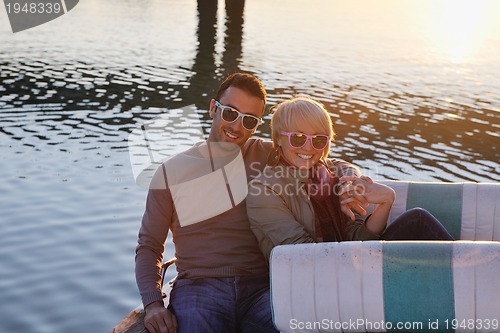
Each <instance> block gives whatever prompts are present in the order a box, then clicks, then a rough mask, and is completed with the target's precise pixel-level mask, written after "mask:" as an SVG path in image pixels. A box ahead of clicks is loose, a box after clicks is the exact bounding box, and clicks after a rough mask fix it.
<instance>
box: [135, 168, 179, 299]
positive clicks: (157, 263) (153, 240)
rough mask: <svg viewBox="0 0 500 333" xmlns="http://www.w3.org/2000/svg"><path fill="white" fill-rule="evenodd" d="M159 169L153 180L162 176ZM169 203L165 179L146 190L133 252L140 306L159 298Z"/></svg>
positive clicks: (170, 215) (171, 212) (170, 206)
mask: <svg viewBox="0 0 500 333" xmlns="http://www.w3.org/2000/svg"><path fill="white" fill-rule="evenodd" d="M161 169H162V168H159V170H158V171H157V172H156V174H155V178H156V180H155V179H154V180H153V181H158V178H160V177H162V174H163V173H162V172H161V171H162V170H161ZM163 181H164V180H163ZM173 207H174V205H173V201H172V197H171V195H170V191H169V190H168V189H167V187H166V183H165V187H163V188H155V189H153V188H151V189H150V190H149V192H148V197H147V200H146V209H145V212H144V215H143V218H142V223H141V228H140V230H139V237H138V245H137V247H136V255H135V276H136V282H137V286H138V287H139V292H140V294H141V298H142V303H143V305H144V307H146V306H147V305H148V304H151V303H153V302H155V301H159V300H162V291H161V287H162V286H161V265H162V260H163V251H164V248H165V240H166V238H167V234H168V229H169V228H170V225H171V223H172V214H173Z"/></svg>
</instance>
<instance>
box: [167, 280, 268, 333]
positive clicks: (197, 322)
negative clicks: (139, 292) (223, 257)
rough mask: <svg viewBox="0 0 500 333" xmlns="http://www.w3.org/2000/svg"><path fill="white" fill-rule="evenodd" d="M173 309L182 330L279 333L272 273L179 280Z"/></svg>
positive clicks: (183, 332) (184, 332)
mask: <svg viewBox="0 0 500 333" xmlns="http://www.w3.org/2000/svg"><path fill="white" fill-rule="evenodd" d="M169 309H170V310H171V311H172V312H173V313H174V314H175V316H176V318H177V322H178V324H179V330H178V333H193V332H195V333H204V332H213V333H225V332H227V333H236V332H241V333H260V332H262V333H266V332H272V333H276V332H278V331H277V330H276V329H275V328H274V325H273V321H272V315H271V305H270V293H269V276H260V277H255V276H240V277H238V276H236V277H230V278H202V279H179V280H177V281H176V282H175V284H174V287H173V289H172V292H171V294H170V306H169Z"/></svg>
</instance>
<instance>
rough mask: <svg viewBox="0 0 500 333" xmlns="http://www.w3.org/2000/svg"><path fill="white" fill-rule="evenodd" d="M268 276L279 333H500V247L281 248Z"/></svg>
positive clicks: (458, 244) (444, 244) (362, 245)
mask: <svg viewBox="0 0 500 333" xmlns="http://www.w3.org/2000/svg"><path fill="white" fill-rule="evenodd" d="M270 269H271V302H272V307H273V319H274V323H275V325H276V327H277V328H278V329H279V330H280V331H281V332H295V333H296V332H390V331H399V332H403V331H405V332H454V331H457V332H458V331H474V330H471V329H465V330H464V329H462V328H461V327H460V325H462V326H463V325H469V326H470V325H474V328H475V329H476V331H477V332H498V331H500V328H499V325H498V320H499V319H500V279H499V278H498V277H499V276H500V243H499V242H470V241H456V242H444V241H440V242H427V241H426V242H422V241H421V242H419V241H410V242H395V241H394V242H384V241H365V242H342V243H319V244H298V245H282V246H278V247H276V248H274V249H273V251H272V253H271V268H270ZM495 325H496V326H495ZM479 326H481V327H479ZM495 327H496V328H495ZM455 328H456V330H455ZM488 328H489V329H488Z"/></svg>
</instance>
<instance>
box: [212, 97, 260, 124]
mask: <svg viewBox="0 0 500 333" xmlns="http://www.w3.org/2000/svg"><path fill="white" fill-rule="evenodd" d="M215 107H218V108H219V109H221V113H220V117H221V119H222V120H224V121H225V122H227V123H234V122H235V121H236V120H237V119H238V118H240V117H241V123H242V125H243V127H245V129H247V130H249V131H252V130H254V129H256V128H257V126H259V125H260V124H263V123H264V121H263V120H262V119H260V118H257V117H255V116H252V115H249V114H244V113H241V112H240V111H238V110H236V109H233V108H232V107H230V106H227V105H222V104H220V103H219V101H215Z"/></svg>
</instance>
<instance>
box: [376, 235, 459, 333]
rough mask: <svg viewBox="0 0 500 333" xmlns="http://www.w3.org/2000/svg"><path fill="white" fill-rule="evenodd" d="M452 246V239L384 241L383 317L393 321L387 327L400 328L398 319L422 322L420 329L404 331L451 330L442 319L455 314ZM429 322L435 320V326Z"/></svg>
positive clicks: (407, 321) (449, 319)
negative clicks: (437, 240) (434, 241)
mask: <svg viewBox="0 0 500 333" xmlns="http://www.w3.org/2000/svg"><path fill="white" fill-rule="evenodd" d="M452 250H453V248H452V243H433V242H396V241H394V242H384V243H383V246H382V251H383V256H384V257H383V287H384V311H385V321H386V322H387V323H389V322H390V323H392V329H390V330H388V331H390V332H396V331H402V330H401V329H399V330H398V329H397V328H396V324H397V323H410V324H411V323H422V327H421V329H417V328H418V327H414V328H413V329H409V330H407V329H405V330H404V331H405V332H431V331H432V332H454V330H452V329H448V330H446V325H445V322H444V321H445V320H446V319H448V323H451V321H452V320H453V319H454V318H455V300H454V293H453V275H452V274H453V273H452V260H453V253H452ZM436 321H437V322H436ZM430 323H437V329H434V327H433V326H429V325H430Z"/></svg>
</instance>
